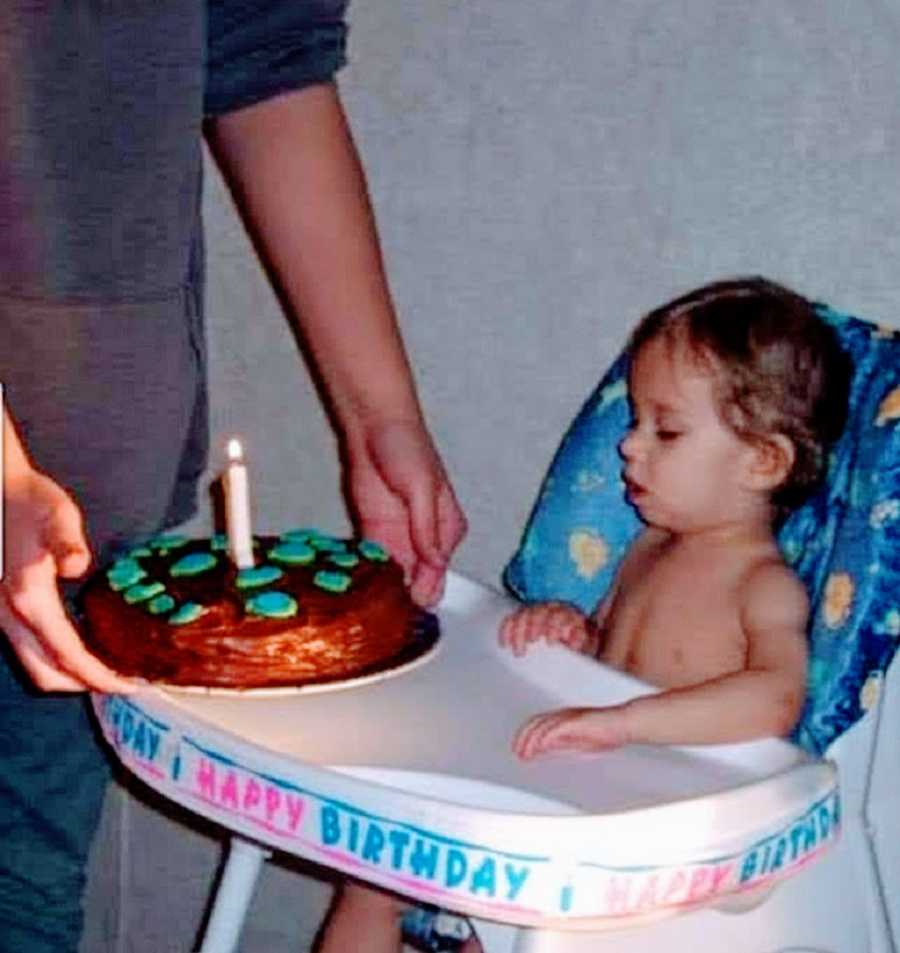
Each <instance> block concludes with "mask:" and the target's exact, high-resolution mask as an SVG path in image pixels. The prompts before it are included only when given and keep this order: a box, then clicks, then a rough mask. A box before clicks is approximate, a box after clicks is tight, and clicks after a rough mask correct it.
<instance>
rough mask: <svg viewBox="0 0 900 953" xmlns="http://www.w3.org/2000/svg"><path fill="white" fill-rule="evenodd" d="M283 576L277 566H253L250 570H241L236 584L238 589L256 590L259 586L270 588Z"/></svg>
mask: <svg viewBox="0 0 900 953" xmlns="http://www.w3.org/2000/svg"><path fill="white" fill-rule="evenodd" d="M283 575H284V573H283V572H282V570H280V569H279V568H278V567H277V566H253V567H252V568H250V569H239V570H238V574H237V578H236V580H235V584H236V585H237V587H238V589H256V588H257V587H258V586H268V585H269V583H270V582H275V580H276V579H280V578H281V577H282V576H283Z"/></svg>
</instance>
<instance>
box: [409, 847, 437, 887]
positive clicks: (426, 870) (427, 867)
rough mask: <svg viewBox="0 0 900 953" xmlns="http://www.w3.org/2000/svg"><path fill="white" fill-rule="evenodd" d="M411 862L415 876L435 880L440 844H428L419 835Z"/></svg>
mask: <svg viewBox="0 0 900 953" xmlns="http://www.w3.org/2000/svg"><path fill="white" fill-rule="evenodd" d="M409 863H410V867H411V868H412V872H413V875H414V876H416V877H427V878H428V879H429V880H433V879H434V876H435V874H436V873H437V864H438V845H437V844H434V843H432V844H428V845H426V843H425V841H423V840H422V838H421V837H417V838H416V843H415V846H414V847H413V852H412V856H411V857H410V858H409Z"/></svg>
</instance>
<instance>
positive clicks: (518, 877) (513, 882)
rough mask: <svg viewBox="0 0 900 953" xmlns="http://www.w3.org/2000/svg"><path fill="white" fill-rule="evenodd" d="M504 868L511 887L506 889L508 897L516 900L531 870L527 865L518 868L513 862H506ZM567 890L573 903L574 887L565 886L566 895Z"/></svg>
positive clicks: (566, 908)
mask: <svg viewBox="0 0 900 953" xmlns="http://www.w3.org/2000/svg"><path fill="white" fill-rule="evenodd" d="M503 870H504V872H505V873H506V882H507V884H508V885H509V889H508V890H507V891H506V899H507V900H515V899H516V897H517V896H518V895H519V891H520V890H521V889H522V887H523V886H524V885H525V881H526V880H527V879H528V874H529V873H530V871H529V869H528V868H527V867H520V868H519V869H518V870H516V868H515V867H513V865H512V864H505V865H504V868H503ZM567 890H568V891H569V893H568V897H569V900H568V903H569V904H570V905H571V900H572V888H571V887H565V888H564V889H563V894H564V895H565V893H566V891H567ZM563 902H564V903H565V896H564V900H563ZM568 909H569V907H568V906H563V910H568Z"/></svg>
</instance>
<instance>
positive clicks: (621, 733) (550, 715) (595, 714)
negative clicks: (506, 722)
mask: <svg viewBox="0 0 900 953" xmlns="http://www.w3.org/2000/svg"><path fill="white" fill-rule="evenodd" d="M627 743H628V731H627V726H626V724H625V713H624V711H623V710H622V708H619V707H616V708H562V709H560V710H559V711H547V712H544V713H543V714H540V715H535V716H534V718H530V719H529V720H528V721H526V722H525V724H524V725H522V727H521V728H520V729H519V730H518V732H517V733H516V737H515V739H514V740H513V746H512V747H513V751H514V752H515V753H516V754H517V755H518V756H519V757H520V758H521V759H522V760H523V761H528V760H530V759H531V758H534V757H536V756H537V755H540V754H547V753H548V752H551V751H611V750H612V749H613V748H620V747H621V746H622V745H624V744H627Z"/></svg>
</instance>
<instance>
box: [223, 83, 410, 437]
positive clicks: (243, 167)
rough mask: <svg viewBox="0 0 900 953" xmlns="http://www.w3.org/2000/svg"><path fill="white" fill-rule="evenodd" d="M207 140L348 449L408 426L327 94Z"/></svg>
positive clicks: (366, 210)
mask: <svg viewBox="0 0 900 953" xmlns="http://www.w3.org/2000/svg"><path fill="white" fill-rule="evenodd" d="M209 138H210V142H211V145H212V147H213V149H214V151H215V153H216V155H217V157H218V160H219V162H220V164H221V166H222V168H223V171H224V173H225V175H226V177H227V179H228V180H229V183H230V185H231V187H232V189H233V190H234V192H235V194H236V196H237V198H238V202H239V204H240V206H241V208H242V210H243V212H244V215H245V218H246V220H247V221H248V223H249V226H250V228H251V230H252V231H253V232H254V234H255V236H256V238H257V241H258V243H259V245H260V246H261V249H262V251H263V253H264V256H265V257H266V259H267V261H268V263H269V265H270V266H271V268H272V269H273V271H274V273H275V276H276V279H277V281H278V283H279V284H280V286H281V289H282V291H283V292H284V294H285V296H286V298H287V302H288V305H289V311H290V313H291V317H292V318H293V319H294V320H296V322H297V323H298V326H299V330H300V333H301V335H302V337H303V339H304V340H305V342H306V345H307V347H308V349H309V351H310V353H311V356H312V359H313V361H314V363H315V365H316V369H317V371H318V373H319V374H320V376H321V379H322V382H323V384H324V386H325V389H326V391H327V396H328V398H329V400H330V403H331V405H332V409H333V410H334V412H335V414H336V416H337V418H338V423H339V425H340V427H341V428H342V430H343V431H344V435H345V437H346V438H347V439H350V440H353V439H355V438H356V437H357V436H358V435H359V434H361V433H362V432H364V431H365V430H366V429H367V428H369V427H371V426H376V425H380V424H383V423H384V422H386V421H389V420H410V419H413V420H417V421H418V420H419V419H420V417H421V413H420V409H419V404H418V400H417V398H416V394H415V389H414V386H413V383H412V377H411V373H410V369H409V364H408V361H407V358H406V354H405V352H404V348H403V344H402V342H401V338H400V334H399V332H398V329H397V323H396V319H395V315H394V310H393V306H392V303H391V298H390V294H389V291H388V285H387V281H386V279H385V273H384V266H383V263H382V258H381V252H380V249H379V244H378V239H377V233H376V228H375V223H374V218H373V215H372V210H371V205H370V202H369V198H368V194H367V190H366V183H365V177H364V174H363V170H362V168H361V165H360V162H359V158H358V155H357V152H356V149H355V146H354V144H353V140H352V137H351V134H350V131H349V128H348V126H347V122H346V119H345V117H344V113H343V109H342V107H341V103H340V100H339V97H338V94H337V90H336V88H335V87H334V86H332V85H320V86H313V87H309V88H307V89H303V90H300V91H298V92H292V93H288V94H286V95H283V96H279V97H276V98H275V99H272V100H269V101H267V102H264V103H261V104H259V105H255V106H251V107H249V108H246V109H242V110H239V111H237V112H235V113H232V114H230V115H227V116H224V117H222V118H220V119H219V120H217V122H216V123H215V125H214V127H213V128H212V129H211V131H210V136H209Z"/></svg>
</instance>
